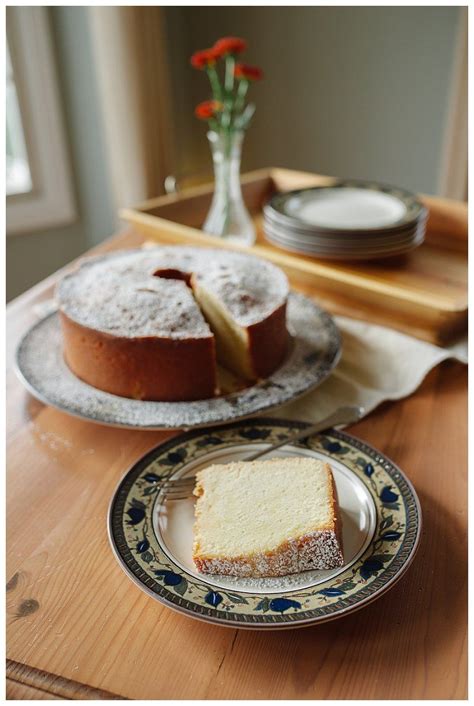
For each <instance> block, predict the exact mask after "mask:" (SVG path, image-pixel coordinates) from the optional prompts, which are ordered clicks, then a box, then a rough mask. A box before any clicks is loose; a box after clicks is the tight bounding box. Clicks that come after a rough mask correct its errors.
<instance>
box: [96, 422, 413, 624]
mask: <svg viewBox="0 0 474 706" xmlns="http://www.w3.org/2000/svg"><path fill="white" fill-rule="evenodd" d="M242 421H244V420H236V421H234V422H233V423H231V424H221V425H218V426H210V427H208V429H209V431H210V432H211V431H214V432H215V431H216V430H219V429H224V430H225V429H229V428H232V427H233V426H235V427H238V426H240V425H241V424H242ZM245 423H246V424H251V425H259V424H265V425H272V424H273V425H275V426H284V425H291V426H296V427H299V428H304V427H305V426H306V427H307V426H311V423H310V422H304V421H298V420H293V419H285V418H281V417H278V418H272V417H253V418H250V419H247V420H245ZM202 433H203V429H190V430H188V431H184V432H182V433H181V434H177V435H175V436H173V437H172V438H171V439H166V440H165V441H164V442H161V443H160V444H156V445H155V446H154V447H153V448H151V449H149V450H148V451H147V452H146V453H145V454H143V455H142V456H141V457H140V458H139V459H137V460H136V461H135V462H134V463H133V464H131V466H130V467H129V468H128V469H127V471H126V472H125V473H124V474H123V475H122V477H121V478H120V480H119V482H118V483H117V485H116V487H115V490H114V491H113V494H112V497H111V499H110V501H109V506H108V510H107V519H106V522H107V535H108V539H109V543H110V546H111V549H112V552H113V554H114V556H115V558H116V560H117V561H118V563H119V565H120V567H121V569H122V571H123V572H124V573H125V574H126V576H128V578H129V579H131V580H132V581H133V583H135V584H136V585H137V586H138V587H139V588H140V589H141V590H142V591H143V592H144V593H146V594H147V595H149V596H150V597H151V598H153V599H154V600H155V601H157V602H158V603H161V604H162V605H165V606H166V607H168V608H171V609H172V610H174V611H175V612H177V613H180V614H181V615H185V616H187V617H188V618H192V619H195V620H200V621H202V622H205V623H211V624H214V625H220V626H221V627H228V628H232V629H239V630H264V631H265V630H287V629H293V630H294V629H296V628H304V627H309V626H311V625H316V624H321V623H326V622H330V621H332V620H337V619H338V618H341V617H344V616H346V615H348V614H351V613H355V612H356V611H358V610H361V609H362V608H365V607H366V606H367V605H369V604H370V603H373V602H374V601H376V600H377V599H378V598H380V597H381V596H383V595H384V594H385V593H386V592H387V591H389V590H390V589H391V588H393V586H394V585H395V584H396V583H397V582H398V581H399V580H400V579H401V578H402V577H403V576H404V575H405V573H406V572H407V570H408V569H409V567H410V566H411V564H412V562H413V560H414V558H415V556H416V554H417V552H418V549H419V546H420V542H421V538H422V530H423V513H422V509H421V504H420V500H419V498H418V494H417V492H416V490H415V488H414V486H413V483H412V482H411V481H410V479H409V478H408V476H407V475H406V474H405V473H404V472H403V471H402V470H401V468H400V467H399V466H398V464H396V463H394V462H393V461H392V460H391V459H390V458H389V457H388V456H386V455H385V454H384V453H382V452H381V451H379V449H377V448H376V447H375V446H373V445H372V444H369V443H368V442H366V441H363V440H362V439H359V438H358V437H356V436H354V435H352V434H349V433H348V432H346V431H340V430H336V429H333V428H331V429H327V430H326V431H325V432H322V433H323V434H324V433H330V434H332V435H335V436H336V437H337V438H340V439H341V440H344V439H350V440H351V441H355V442H356V444H355V445H356V448H357V447H358V446H359V447H362V448H361V450H363V451H364V452H365V453H368V452H370V453H371V454H375V455H376V456H379V457H380V458H381V459H383V461H384V462H388V463H389V464H390V465H391V466H392V468H393V469H394V471H395V472H396V473H398V474H399V475H400V476H401V478H402V479H403V480H404V482H405V483H406V484H407V487H408V489H409V491H410V495H411V497H412V499H413V501H414V504H415V508H416V517H417V532H416V536H415V539H414V542H413V546H412V548H411V551H410V554H409V555H408V557H407V558H406V560H405V561H404V563H403V564H402V566H401V567H400V568H399V569H398V571H397V572H396V573H395V574H394V576H392V577H391V578H390V579H389V580H388V581H386V582H385V583H384V584H383V586H381V587H380V588H378V589H376V591H375V592H374V593H373V594H371V595H369V596H367V597H365V598H363V599H362V600H361V601H359V602H358V603H357V604H356V605H355V606H353V605H348V606H345V607H344V608H341V609H340V610H338V611H335V612H333V613H331V614H329V615H321V616H314V617H308V618H304V619H301V620H297V621H296V620H295V621H288V622H281V623H274V622H266V621H264V620H263V614H262V616H259V618H260V621H259V622H252V623H246V622H239V621H225V620H222V619H221V618H218V617H214V616H212V615H202V614H199V613H194V612H193V611H190V610H189V609H187V608H185V607H181V606H179V605H177V604H176V603H173V602H172V601H170V600H168V599H167V598H166V597H165V596H162V595H160V594H158V593H156V592H155V591H152V590H151V589H150V588H149V587H148V586H146V584H144V583H143V582H141V581H140V580H139V579H138V577H137V576H136V575H135V574H134V573H133V572H132V571H131V570H130V569H129V567H128V566H127V564H126V562H125V560H124V559H123V557H122V556H121V555H120V553H119V551H118V548H117V546H116V541H115V537H114V535H113V527H112V525H113V519H114V517H113V513H114V506H115V501H116V498H117V497H118V494H119V492H120V490H121V487H122V484H123V482H124V481H125V479H126V478H127V476H128V475H129V474H130V473H131V472H132V471H133V470H134V469H136V467H137V465H138V464H145V465H146V462H147V460H148V458H149V457H150V456H152V455H153V454H154V453H155V452H156V451H157V450H158V449H159V448H162V449H163V450H166V447H169V446H171V447H172V445H173V444H174V443H175V442H176V440H177V438H179V439H181V442H180V443H183V442H184V441H188V440H190V439H192V438H193V436H199V435H200V434H202ZM315 436H317V435H315ZM243 443H246V442H243ZM350 470H351V469H350ZM352 472H353V471H352ZM202 580H203V582H204V583H207V584H208V585H209V586H210V588H211V590H212V587H213V586H215V585H214V584H212V582H209V581H208V580H206V578H205V577H204V578H203V579H202Z"/></svg>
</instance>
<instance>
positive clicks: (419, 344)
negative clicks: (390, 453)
mask: <svg viewBox="0 0 474 706" xmlns="http://www.w3.org/2000/svg"><path fill="white" fill-rule="evenodd" d="M334 318H335V320H336V323H337V325H338V326H339V329H340V331H341V333H342V346H343V348H342V356H341V360H340V361H339V364H338V365H337V367H336V368H335V369H334V371H333V372H332V374H331V375H330V377H329V378H328V379H327V380H325V381H324V382H323V383H322V384H321V385H320V386H319V387H317V388H316V389H314V390H312V391H311V392H308V393H307V394H306V395H304V396H303V397H300V398H299V399H297V400H295V401H294V402H290V403H288V404H286V405H283V406H281V407H279V408H278V409H277V410H273V411H272V412H271V413H270V415H269V416H271V417H281V418H285V419H295V420H301V421H309V422H318V421H319V420H320V419H324V418H325V417H326V416H328V415H329V414H331V413H332V412H334V411H335V410H336V409H337V408H338V407H340V406H342V405H359V406H360V407H363V408H364V410H365V414H368V413H369V412H371V411H372V410H373V409H374V408H375V407H377V405H379V404H380V403H381V402H383V401H384V400H398V399H401V398H402V397H407V396H408V395H410V394H411V393H412V392H414V391H415V390H416V388H417V387H418V386H419V385H420V384H421V382H422V381H423V379H424V378H425V376H426V375H427V373H429V371H430V370H431V369H432V368H434V367H435V366H436V365H438V364H439V363H441V362H442V361H443V360H447V359H449V358H454V359H457V360H459V361H460V362H462V363H466V364H467V362H468V356H467V338H464V339H462V340H460V341H457V342H456V344H455V345H452V346H450V347H449V348H440V347H438V346H435V345H433V344H431V343H426V342H425V341H420V340H419V339H417V338H413V337H412V336H408V335H406V334H404V333H400V332H399V331H395V330H394V329H390V328H386V327H384V326H379V325H376V324H371V323H368V322H364V321H357V320H355V319H349V318H347V317H344V316H336V317H334Z"/></svg>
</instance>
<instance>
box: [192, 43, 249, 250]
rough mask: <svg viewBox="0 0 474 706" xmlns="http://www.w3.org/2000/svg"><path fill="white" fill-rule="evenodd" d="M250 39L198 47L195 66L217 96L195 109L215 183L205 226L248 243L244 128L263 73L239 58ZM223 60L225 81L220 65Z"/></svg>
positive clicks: (220, 234) (207, 230)
mask: <svg viewBox="0 0 474 706" xmlns="http://www.w3.org/2000/svg"><path fill="white" fill-rule="evenodd" d="M246 46H247V44H246V42H245V41H244V40H243V39H240V38H239V37H223V38H222V39H219V40H218V41H217V42H216V43H215V44H214V46H213V47H211V48H210V49H204V50H202V51H198V52H195V54H193V56H192V57H191V65H192V66H193V67H194V68H196V69H199V70H205V71H206V73H207V75H208V78H209V83H210V86H211V91H212V95H213V100H210V101H209V100H208V101H204V102H203V103H200V104H199V105H198V106H197V108H196V110H195V114H196V116H197V117H198V118H200V119H201V120H205V121H207V123H208V126H209V128H210V129H209V131H208V134H207V136H208V139H209V142H210V145H211V151H212V159H213V163H214V176H215V186H214V195H213V198H212V203H211V208H210V210H209V213H208V215H207V218H206V221H205V223H204V225H203V230H204V231H205V232H206V233H210V234H211V235H215V236H218V237H222V238H228V239H230V240H234V241H237V242H239V243H242V244H245V245H252V244H253V243H254V242H255V227H254V224H253V222H252V219H251V218H250V215H249V213H248V211H247V209H246V207H245V204H244V201H243V198H242V191H241V186H240V161H241V151H242V143H243V138H244V131H245V130H246V129H247V127H248V126H249V124H250V121H251V118H252V116H253V114H254V112H255V106H254V105H253V104H248V105H247V106H246V105H245V100H246V97H247V92H248V89H249V84H250V82H253V81H257V80H259V79H260V78H262V76H263V74H262V71H261V69H259V68H258V67H256V66H249V65H248V64H241V63H237V62H236V56H237V55H238V54H240V53H241V52H243V51H244V50H245V48H246ZM221 60H223V63H224V69H223V82H222V83H221V80H220V78H219V72H218V65H219V62H220V61H221Z"/></svg>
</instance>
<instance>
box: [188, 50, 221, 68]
mask: <svg viewBox="0 0 474 706" xmlns="http://www.w3.org/2000/svg"><path fill="white" fill-rule="evenodd" d="M218 58H219V56H218V54H217V53H216V52H215V50H214V47H212V48H211V49H202V50H201V51H196V52H194V54H193V55H192V57H191V66H193V67H194V68H195V69H205V68H206V67H207V66H212V65H213V64H215V63H216V61H217V59H218Z"/></svg>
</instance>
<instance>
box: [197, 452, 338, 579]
mask: <svg viewBox="0 0 474 706" xmlns="http://www.w3.org/2000/svg"><path fill="white" fill-rule="evenodd" d="M194 494H195V495H196V496H197V498H198V499H197V502H196V507H195V516H196V521H195V525H194V546H193V559H194V563H195V565H196V567H197V569H198V570H199V571H200V572H202V573H206V574H222V575H228V576H241V577H264V576H285V575H287V574H294V573H298V572H300V571H307V570H309V569H313V570H314V569H334V568H336V567H338V566H342V565H343V563H344V559H343V555H342V539H341V526H340V519H339V511H338V506H337V497H336V489H335V485H334V480H333V477H332V472H331V469H330V467H329V466H328V464H327V463H323V462H322V461H318V460H317V459H312V458H274V459H270V460H267V461H243V462H236V463H229V464H225V465H213V466H209V467H207V468H204V469H202V470H201V471H198V473H197V474H196V487H195V490H194Z"/></svg>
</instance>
